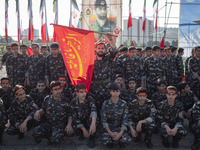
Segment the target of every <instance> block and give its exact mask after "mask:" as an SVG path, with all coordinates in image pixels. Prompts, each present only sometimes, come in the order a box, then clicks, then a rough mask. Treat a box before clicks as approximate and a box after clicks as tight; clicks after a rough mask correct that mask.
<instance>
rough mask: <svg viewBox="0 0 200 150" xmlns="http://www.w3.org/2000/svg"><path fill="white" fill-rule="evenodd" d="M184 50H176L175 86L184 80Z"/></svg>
mask: <svg viewBox="0 0 200 150" xmlns="http://www.w3.org/2000/svg"><path fill="white" fill-rule="evenodd" d="M183 54H184V49H183V48H181V47H180V48H178V54H177V55H176V70H177V78H176V84H178V83H180V82H181V81H182V80H183V78H184V66H183V58H182V56H183Z"/></svg>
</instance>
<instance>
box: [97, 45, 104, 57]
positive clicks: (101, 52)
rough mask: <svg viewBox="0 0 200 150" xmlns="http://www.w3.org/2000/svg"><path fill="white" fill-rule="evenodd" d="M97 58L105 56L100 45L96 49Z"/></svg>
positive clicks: (102, 46)
mask: <svg viewBox="0 0 200 150" xmlns="http://www.w3.org/2000/svg"><path fill="white" fill-rule="evenodd" d="M96 52H97V56H99V57H103V56H104V55H105V52H106V49H105V46H104V45H103V44H100V45H98V46H97V48H96Z"/></svg>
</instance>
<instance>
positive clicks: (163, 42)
mask: <svg viewBox="0 0 200 150" xmlns="http://www.w3.org/2000/svg"><path fill="white" fill-rule="evenodd" d="M160 47H161V48H164V47H165V38H164V36H163V38H162V41H161V42H160Z"/></svg>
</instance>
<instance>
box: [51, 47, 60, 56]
mask: <svg viewBox="0 0 200 150" xmlns="http://www.w3.org/2000/svg"><path fill="white" fill-rule="evenodd" d="M51 53H52V54H53V55H58V53H59V49H58V48H56V47H52V48H51Z"/></svg>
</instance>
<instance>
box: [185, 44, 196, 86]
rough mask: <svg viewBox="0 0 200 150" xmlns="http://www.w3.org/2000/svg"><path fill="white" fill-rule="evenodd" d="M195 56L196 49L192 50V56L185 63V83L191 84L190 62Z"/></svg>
mask: <svg viewBox="0 0 200 150" xmlns="http://www.w3.org/2000/svg"><path fill="white" fill-rule="evenodd" d="M194 56H195V48H192V51H191V56H190V57H188V58H187V59H186V61H185V81H186V82H189V73H188V64H189V60H190V59H191V58H193V57H194Z"/></svg>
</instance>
